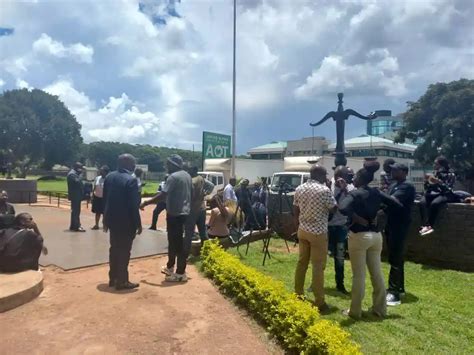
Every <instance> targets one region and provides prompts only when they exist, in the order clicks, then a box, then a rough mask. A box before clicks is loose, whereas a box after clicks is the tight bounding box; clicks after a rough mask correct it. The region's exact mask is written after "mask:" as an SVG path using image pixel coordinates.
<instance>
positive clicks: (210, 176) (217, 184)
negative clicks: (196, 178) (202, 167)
mask: <svg viewBox="0 0 474 355" xmlns="http://www.w3.org/2000/svg"><path fill="white" fill-rule="evenodd" d="M198 174H199V175H200V176H202V177H203V178H204V179H206V180H209V181H210V182H212V183H213V184H214V190H212V193H211V194H209V195H207V196H206V200H207V201H208V200H210V199H211V198H212V197H214V195H215V194H216V193H217V191H219V190H222V189H223V188H224V187H225V179H224V173H221V172H218V171H199V172H198Z"/></svg>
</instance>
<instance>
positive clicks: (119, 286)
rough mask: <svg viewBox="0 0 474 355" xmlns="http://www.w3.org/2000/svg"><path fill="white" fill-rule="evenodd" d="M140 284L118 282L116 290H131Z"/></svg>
mask: <svg viewBox="0 0 474 355" xmlns="http://www.w3.org/2000/svg"><path fill="white" fill-rule="evenodd" d="M138 286H140V284H136V283H133V282H130V281H127V282H125V283H122V284H116V285H115V289H116V290H131V289H134V288H137V287H138Z"/></svg>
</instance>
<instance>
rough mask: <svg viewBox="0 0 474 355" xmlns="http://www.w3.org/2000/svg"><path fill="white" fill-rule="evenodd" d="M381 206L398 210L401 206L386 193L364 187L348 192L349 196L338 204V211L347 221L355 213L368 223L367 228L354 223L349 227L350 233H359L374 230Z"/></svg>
mask: <svg viewBox="0 0 474 355" xmlns="http://www.w3.org/2000/svg"><path fill="white" fill-rule="evenodd" d="M383 205H386V206H389V207H393V208H400V206H401V205H400V204H399V203H398V202H397V201H396V200H394V199H393V198H392V197H390V196H389V195H387V194H386V193H384V192H382V191H380V190H378V189H375V188H372V187H368V186H365V187H359V188H358V189H356V190H352V191H351V192H349V194H348V195H347V196H346V197H345V198H344V199H343V200H342V201H341V202H340V204H339V211H340V212H341V213H342V214H343V215H345V216H348V217H349V220H351V217H352V215H353V214H354V213H355V214H357V215H358V216H359V217H362V218H364V219H365V220H367V221H368V222H369V226H362V225H360V224H356V223H354V224H352V225H351V226H350V227H349V228H350V230H351V231H352V232H354V233H359V232H366V231H370V230H374V229H373V228H374V227H373V223H374V221H375V217H376V216H377V212H378V211H379V210H380V209H381V208H382V207H383Z"/></svg>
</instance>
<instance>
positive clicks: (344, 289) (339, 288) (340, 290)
mask: <svg viewBox="0 0 474 355" xmlns="http://www.w3.org/2000/svg"><path fill="white" fill-rule="evenodd" d="M336 289H337V290H338V291H339V292H340V293H342V294H344V295H350V292H349V291H347V290H346V288H345V287H344V285H342V286H338V287H336Z"/></svg>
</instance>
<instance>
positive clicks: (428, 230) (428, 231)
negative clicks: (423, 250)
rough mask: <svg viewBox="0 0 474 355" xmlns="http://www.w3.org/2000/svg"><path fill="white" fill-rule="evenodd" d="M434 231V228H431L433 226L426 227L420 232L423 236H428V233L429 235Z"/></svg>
mask: <svg viewBox="0 0 474 355" xmlns="http://www.w3.org/2000/svg"><path fill="white" fill-rule="evenodd" d="M433 232H434V229H433V228H431V227H426V229H425V230H422V231H421V232H420V234H421V236H423V237H424V236H426V235H428V234H431V233H433Z"/></svg>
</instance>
